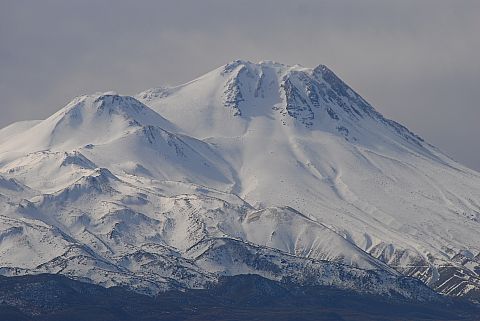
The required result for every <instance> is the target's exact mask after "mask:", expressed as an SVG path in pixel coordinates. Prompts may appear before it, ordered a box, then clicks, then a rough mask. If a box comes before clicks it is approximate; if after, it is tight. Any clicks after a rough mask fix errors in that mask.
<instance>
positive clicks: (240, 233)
mask: <svg viewBox="0 0 480 321" xmlns="http://www.w3.org/2000/svg"><path fill="white" fill-rule="evenodd" d="M0 175H1V177H0V200H1V201H2V203H1V204H2V205H1V206H0V211H1V212H0V215H2V216H0V218H1V220H0V221H1V224H0V225H1V227H0V240H1V242H0V251H1V253H2V255H1V256H0V257H1V262H0V267H1V271H2V273H3V274H21V273H40V272H54V273H63V274H66V275H69V276H71V277H75V278H79V279H85V280H89V281H91V282H96V283H100V284H103V285H106V286H110V285H122V284H125V285H128V286H130V287H132V288H135V289H137V290H139V291H146V292H148V293H155V292H156V291H160V290H163V289H167V288H178V287H204V286H206V285H207V284H208V283H210V282H215V281H216V279H217V277H218V275H235V274H243V273H256V274H260V275H263V276H265V277H268V278H271V279H275V280H283V281H285V282H287V281H288V282H292V281H293V282H297V283H301V284H329V285H334V286H337V287H341V288H349V289H350V288H351V289H354V290H357V291H367V292H371V293H382V294H383V293H389V291H393V292H396V293H401V294H402V295H404V296H407V297H416V296H417V295H418V297H419V298H422V299H425V298H427V297H428V296H429V295H430V294H428V290H426V289H424V288H422V286H421V284H418V283H415V282H413V283H411V282H410V281H408V282H405V281H404V279H402V274H403V275H407V276H413V277H416V278H419V279H420V280H422V281H424V282H426V283H427V284H429V285H430V286H431V287H433V288H434V289H436V290H438V291H440V292H443V293H447V294H452V295H470V296H475V295H479V293H480V276H479V274H480V174H479V173H477V172H474V171H472V170H470V169H468V168H465V167H464V166H462V165H460V164H458V163H456V162H455V161H453V160H451V159H450V158H449V157H447V156H445V155H444V154H443V153H442V152H440V151H439V150H437V149H436V148H434V147H433V146H431V145H429V144H428V143H426V142H424V141H423V140H422V139H421V138H420V137H418V136H417V135H415V134H414V133H412V132H410V131H409V130H408V129H406V128H405V127H403V126H401V125H400V124H398V123H396V122H393V121H391V120H388V119H386V118H384V117H383V116H382V115H381V114H379V113H378V112H376V111H375V110H374V109H373V107H371V106H370V105H369V104H368V103H367V102H366V101H365V100H363V99H362V98H361V97H360V96H359V95H358V94H356V93H355V92H354V91H353V90H352V89H351V88H349V87H348V86H347V85H346V84H345V83H344V82H342V81H341V80H340V79H339V78H338V77H337V76H335V74H334V73H333V72H332V71H330V70H329V69H328V68H327V67H325V66H319V67H317V68H314V69H309V68H304V67H301V66H286V65H282V64H278V63H274V62H261V63H258V64H254V63H251V62H246V61H235V62H232V63H230V64H227V65H225V66H222V67H220V68H218V69H216V70H214V71H212V72H210V73H208V74H206V75H204V76H202V77H200V78H198V79H196V80H193V81H191V82H189V83H187V84H185V85H181V86H178V87H173V88H165V87H162V88H154V89H150V90H147V91H145V92H143V93H140V94H138V95H137V96H136V98H133V97H128V96H119V95H116V94H113V93H106V94H95V95H90V96H82V97H78V98H76V99H74V100H73V101H72V102H71V103H69V104H68V105H67V106H66V107H64V108H63V109H61V110H60V111H59V112H57V113H56V114H54V115H52V116H51V117H50V118H48V119H46V120H44V121H35V122H24V123H20V124H14V125H11V126H9V127H7V128H5V129H2V130H0ZM26 258H31V259H26ZM366 280H370V281H369V282H370V284H369V285H368V286H366V285H365V282H367V281H366ZM409 282H410V283H409ZM414 292H417V294H414Z"/></svg>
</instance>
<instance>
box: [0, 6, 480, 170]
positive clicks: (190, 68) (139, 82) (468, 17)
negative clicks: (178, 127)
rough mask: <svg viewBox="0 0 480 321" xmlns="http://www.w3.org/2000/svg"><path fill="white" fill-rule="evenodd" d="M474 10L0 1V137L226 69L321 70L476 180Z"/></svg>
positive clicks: (478, 113)
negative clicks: (231, 65) (92, 103)
mask: <svg viewBox="0 0 480 321" xmlns="http://www.w3.org/2000/svg"><path fill="white" fill-rule="evenodd" d="M479 17H480V1H476V0H472V1H463V0H450V1H442V0H431V1H429V0H412V1H408V0H398V1H387V0H378V1H367V0H349V1H341V0H332V1H318V0H317V1H314V0H312V1H293V0H277V1H261V0H255V1H241V0H236V1H228V0H219V1H213V0H207V1H203V0H192V1H182V0H174V1H141V0H135V1H133V0H132V1H124V0H116V1H113V0H112V1H101V0H92V1H90V0H78V1H74V0H58V1H46V0H31V1H23V0H0V98H1V100H0V127H3V126H5V125H7V124H9V123H11V122H14V121H17V120H23V119H41V118H45V117H47V116H49V115H50V114H51V113H53V112H55V111H56V110H58V109H60V108H61V107H62V106H63V105H65V104H66V103H67V102H68V101H69V100H70V99H71V98H73V97H74V96H77V95H80V94H85V93H92V92H97V91H107V90H115V91H117V92H119V93H123V94H134V93H136V92H139V91H141V90H143V89H147V88H150V87H154V86H158V85H176V84H180V83H182V82H186V81H188V80H191V79H193V78H195V77H197V76H199V75H201V74H203V73H205V72H208V71H210V70H211V69H213V68H215V67H218V66H220V65H223V64H225V63H227V62H229V61H231V60H234V59H247V60H251V61H259V60H276V61H279V62H283V63H287V64H296V63H298V64H302V65H304V66H309V67H314V66H316V65H318V64H326V65H327V66H329V67H330V68H331V69H332V70H334V71H335V72H336V73H337V74H338V75H339V76H340V77H341V78H342V79H343V80H345V81H346V82H347V83H348V84H349V85H350V86H352V87H353V88H354V89H355V90H356V91H358V92H359V93H360V94H361V95H362V96H364V98H366V99H367V100H368V101H369V102H370V103H372V105H374V107H375V108H377V109H378V110H379V111H380V112H382V113H383V114H384V115H385V116H387V117H389V118H393V119H395V120H397V121H399V122H401V123H403V124H404V125H406V126H407V127H409V128H410V129H411V130H413V131H415V132H416V133H418V134H420V135H421V136H423V137H424V138H425V139H427V140H428V141H429V142H431V143H433V144H434V145H436V146H438V147H439V148H441V149H443V150H444V151H446V152H447V153H448V154H449V155H451V156H452V157H453V158H455V159H457V160H459V161H461V162H462V163H464V164H466V165H468V166H470V167H472V168H475V169H477V170H480V142H479V141H480V125H479V122H480V103H479V100H480V99H479V94H480V18H479Z"/></svg>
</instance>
